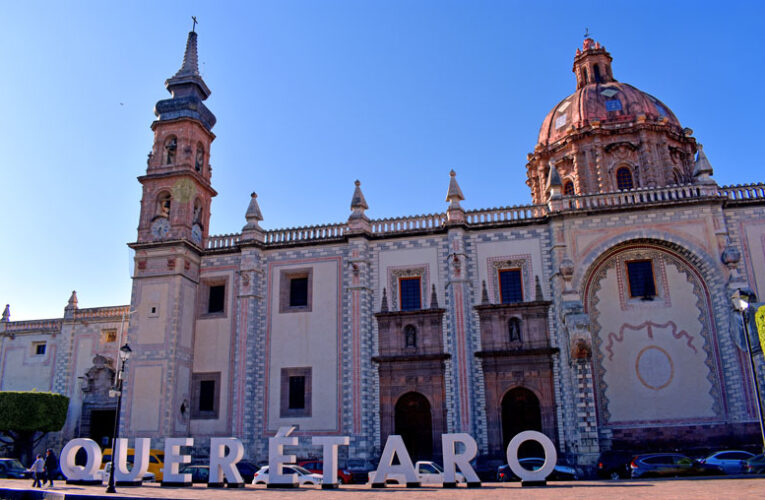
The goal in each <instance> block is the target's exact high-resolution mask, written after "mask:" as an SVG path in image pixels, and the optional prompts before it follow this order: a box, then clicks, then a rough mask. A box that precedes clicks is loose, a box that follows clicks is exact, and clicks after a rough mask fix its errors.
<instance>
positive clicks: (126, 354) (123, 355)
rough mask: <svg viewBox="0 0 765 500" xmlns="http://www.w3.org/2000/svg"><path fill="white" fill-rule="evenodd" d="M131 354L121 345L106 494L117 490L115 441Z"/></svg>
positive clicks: (118, 430)
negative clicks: (123, 387)
mask: <svg viewBox="0 0 765 500" xmlns="http://www.w3.org/2000/svg"><path fill="white" fill-rule="evenodd" d="M132 352H133V350H132V349H130V346H129V345H127V343H126V344H125V345H123V346H122V347H120V352H119V354H120V361H122V365H121V366H120V371H119V373H117V415H116V416H115V418H114V437H112V468H111V470H110V471H109V486H107V487H106V492H107V493H117V490H116V489H114V468H115V463H116V460H115V457H116V456H117V453H116V452H117V439H118V438H119V433H120V412H121V411H122V383H123V378H124V375H125V365H126V364H127V360H128V359H129V358H130V354H131V353H132Z"/></svg>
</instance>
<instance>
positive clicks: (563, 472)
mask: <svg viewBox="0 0 765 500" xmlns="http://www.w3.org/2000/svg"><path fill="white" fill-rule="evenodd" d="M518 463H519V464H521V467H523V468H524V469H528V470H530V471H535V470H537V469H539V468H540V467H542V465H544V463H545V459H544V458H537V457H528V458H521V459H518ZM547 479H548V480H549V481H575V480H577V479H579V471H577V470H576V468H574V467H571V466H570V465H567V464H565V463H562V462H558V463H557V464H555V469H553V471H552V472H551V473H550V475H549V476H547ZM518 480H520V478H519V477H518V476H516V475H515V474H513V471H512V470H510V466H509V465H507V464H504V465H502V466H500V468H499V469H497V481H501V482H505V481H518Z"/></svg>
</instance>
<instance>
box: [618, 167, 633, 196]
mask: <svg viewBox="0 0 765 500" xmlns="http://www.w3.org/2000/svg"><path fill="white" fill-rule="evenodd" d="M633 187H634V186H633V185H632V172H630V169H629V168H627V167H620V168H619V170H617V171H616V188H617V189H618V190H619V191H628V190H630V189H632V188H633Z"/></svg>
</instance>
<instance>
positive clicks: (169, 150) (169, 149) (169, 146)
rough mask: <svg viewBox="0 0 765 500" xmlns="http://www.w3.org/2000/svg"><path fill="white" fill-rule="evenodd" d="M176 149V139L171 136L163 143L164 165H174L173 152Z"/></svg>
mask: <svg viewBox="0 0 765 500" xmlns="http://www.w3.org/2000/svg"><path fill="white" fill-rule="evenodd" d="M177 149H178V139H176V137H175V136H174V135H171V136H170V137H168V138H167V140H166V141H165V165H170V164H171V163H175V152H176V151H177Z"/></svg>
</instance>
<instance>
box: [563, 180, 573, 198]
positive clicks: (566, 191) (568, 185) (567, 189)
mask: <svg viewBox="0 0 765 500" xmlns="http://www.w3.org/2000/svg"><path fill="white" fill-rule="evenodd" d="M574 194H576V193H574V183H573V182H571V181H566V182H564V183H563V195H564V196H574Z"/></svg>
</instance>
